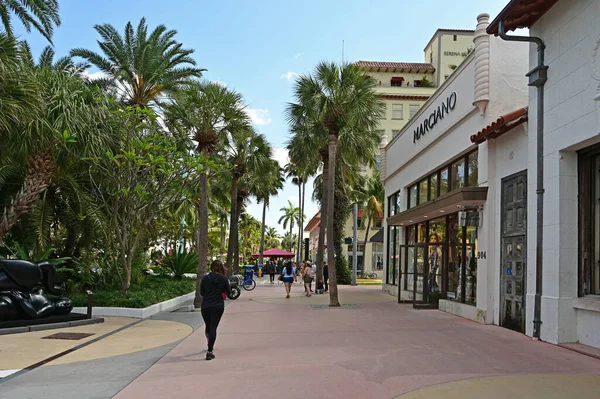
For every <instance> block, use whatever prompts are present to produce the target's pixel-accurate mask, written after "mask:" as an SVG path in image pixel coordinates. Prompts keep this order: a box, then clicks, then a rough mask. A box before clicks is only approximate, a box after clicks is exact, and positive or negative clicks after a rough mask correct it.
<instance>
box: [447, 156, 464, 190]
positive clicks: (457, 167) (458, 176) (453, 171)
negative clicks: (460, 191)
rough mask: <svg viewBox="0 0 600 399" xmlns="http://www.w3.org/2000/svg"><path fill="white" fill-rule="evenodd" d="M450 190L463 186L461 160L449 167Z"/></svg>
mask: <svg viewBox="0 0 600 399" xmlns="http://www.w3.org/2000/svg"><path fill="white" fill-rule="evenodd" d="M450 176H451V187H452V190H456V189H457V188H461V187H464V186H465V159H464V158H461V159H459V160H458V161H456V162H454V163H453V164H452V166H451V167H450Z"/></svg>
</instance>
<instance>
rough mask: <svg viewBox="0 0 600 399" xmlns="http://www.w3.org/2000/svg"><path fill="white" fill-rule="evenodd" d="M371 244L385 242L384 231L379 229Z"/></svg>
mask: <svg viewBox="0 0 600 399" xmlns="http://www.w3.org/2000/svg"><path fill="white" fill-rule="evenodd" d="M369 242H383V229H379V231H378V232H377V233H375V234H373V236H372V237H371V239H370V240H369Z"/></svg>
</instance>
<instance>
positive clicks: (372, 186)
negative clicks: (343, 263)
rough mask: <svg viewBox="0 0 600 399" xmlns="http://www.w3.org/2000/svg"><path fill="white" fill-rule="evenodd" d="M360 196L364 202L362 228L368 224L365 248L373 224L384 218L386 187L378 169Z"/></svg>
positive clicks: (368, 180)
mask: <svg viewBox="0 0 600 399" xmlns="http://www.w3.org/2000/svg"><path fill="white" fill-rule="evenodd" d="M360 197H361V198H360V200H361V201H360V202H362V204H363V214H362V218H361V221H360V223H361V227H362V228H365V225H366V231H365V241H364V248H367V243H368V240H369V229H370V228H371V224H373V223H377V221H378V220H380V219H382V218H383V201H384V197H385V189H384V187H383V184H382V183H381V178H380V175H379V172H378V171H375V172H374V173H373V175H372V176H370V177H369V178H368V179H367V182H366V187H365V189H364V191H362V192H361V193H360Z"/></svg>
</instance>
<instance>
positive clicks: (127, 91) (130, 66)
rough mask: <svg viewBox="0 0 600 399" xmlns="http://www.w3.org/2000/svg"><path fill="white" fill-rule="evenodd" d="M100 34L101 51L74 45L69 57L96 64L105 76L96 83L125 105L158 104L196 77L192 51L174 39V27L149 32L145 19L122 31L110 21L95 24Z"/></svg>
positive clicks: (159, 28) (201, 70)
mask: <svg viewBox="0 0 600 399" xmlns="http://www.w3.org/2000/svg"><path fill="white" fill-rule="evenodd" d="M94 29H96V31H97V32H98V34H99V35H100V36H101V37H102V41H98V45H99V46H100V48H101V49H102V54H100V53H96V52H94V51H92V50H88V49H83V48H76V49H73V50H71V56H72V57H81V58H83V59H85V60H87V61H88V62H89V63H90V64H92V65H94V66H96V67H97V68H98V69H100V71H102V72H103V73H104V74H105V75H106V77H105V78H103V79H99V80H97V81H95V82H97V83H98V84H100V85H101V86H103V87H105V88H106V89H107V90H109V91H110V92H112V93H113V94H114V95H115V96H116V97H117V98H118V99H119V100H120V101H122V102H123V103H124V104H126V105H137V106H142V107H145V106H148V105H153V104H157V103H159V102H160V100H161V98H162V97H163V96H165V95H171V94H172V93H173V92H176V91H178V90H180V89H182V88H184V87H185V86H186V85H187V84H188V83H189V81H190V79H191V78H194V77H196V78H199V77H201V76H202V72H203V71H205V70H204V69H201V68H196V61H195V60H194V59H193V58H192V57H191V55H192V54H193V52H194V50H191V49H184V48H183V47H182V44H181V43H178V42H177V41H176V40H175V39H174V38H175V35H176V34H177V31H175V30H167V27H166V26H164V25H159V26H157V27H156V28H155V29H154V30H153V31H152V32H150V34H148V25H147V24H146V19H145V18H142V19H141V20H140V22H139V24H138V26H137V28H136V29H135V30H134V28H133V25H132V24H131V22H128V23H127V25H125V34H124V35H121V33H119V31H118V30H117V29H116V28H115V27H114V26H112V25H110V24H103V25H96V26H94Z"/></svg>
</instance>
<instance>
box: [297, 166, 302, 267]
mask: <svg viewBox="0 0 600 399" xmlns="http://www.w3.org/2000/svg"><path fill="white" fill-rule="evenodd" d="M301 181H302V180H301V179H300V178H298V202H299V204H298V208H300V209H302V183H301ZM298 222H299V223H298V246H297V247H296V248H297V249H298V253H297V254H296V264H297V265H299V264H300V262H301V259H302V241H300V240H301V239H302V238H301V237H300V230H302V220H301V219H299V220H298Z"/></svg>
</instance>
